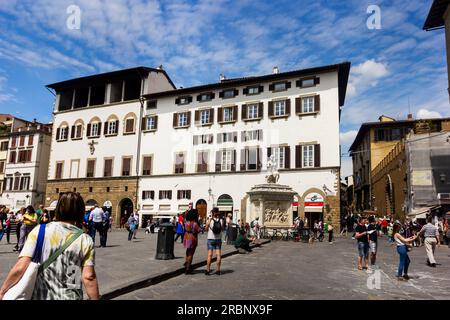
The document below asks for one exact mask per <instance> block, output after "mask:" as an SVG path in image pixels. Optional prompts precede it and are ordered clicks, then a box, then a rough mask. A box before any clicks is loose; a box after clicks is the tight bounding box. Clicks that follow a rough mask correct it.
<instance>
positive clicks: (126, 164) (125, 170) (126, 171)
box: [122, 158, 131, 176]
mask: <svg viewBox="0 0 450 320" xmlns="http://www.w3.org/2000/svg"><path fill="white" fill-rule="evenodd" d="M122 161H123V163H122V175H123V176H129V175H130V174H131V172H130V171H131V170H130V169H131V159H130V158H124V159H123V160H122Z"/></svg>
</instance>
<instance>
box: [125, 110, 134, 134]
mask: <svg viewBox="0 0 450 320" xmlns="http://www.w3.org/2000/svg"><path fill="white" fill-rule="evenodd" d="M124 123H125V125H124V130H123V133H124V134H133V133H135V132H136V115H135V114H134V113H128V114H127V115H126V116H125V119H124Z"/></svg>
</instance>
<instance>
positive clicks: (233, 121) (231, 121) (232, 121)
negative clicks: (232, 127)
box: [218, 120, 237, 124]
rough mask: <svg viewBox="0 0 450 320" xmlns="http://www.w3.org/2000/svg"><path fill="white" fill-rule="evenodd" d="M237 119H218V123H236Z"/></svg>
mask: <svg viewBox="0 0 450 320" xmlns="http://www.w3.org/2000/svg"><path fill="white" fill-rule="evenodd" d="M236 122H237V120H230V121H218V123H219V124H229V123H236Z"/></svg>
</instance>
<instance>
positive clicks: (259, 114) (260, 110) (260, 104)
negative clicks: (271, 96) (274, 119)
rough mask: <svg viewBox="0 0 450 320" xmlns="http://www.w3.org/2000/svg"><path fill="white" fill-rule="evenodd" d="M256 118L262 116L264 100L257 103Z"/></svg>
mask: <svg viewBox="0 0 450 320" xmlns="http://www.w3.org/2000/svg"><path fill="white" fill-rule="evenodd" d="M258 118H261V119H262V118H264V102H260V103H258Z"/></svg>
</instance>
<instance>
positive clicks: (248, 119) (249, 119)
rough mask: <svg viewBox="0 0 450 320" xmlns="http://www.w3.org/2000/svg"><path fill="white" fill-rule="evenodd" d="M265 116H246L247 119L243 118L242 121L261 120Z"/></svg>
mask: <svg viewBox="0 0 450 320" xmlns="http://www.w3.org/2000/svg"><path fill="white" fill-rule="evenodd" d="M262 119H263V118H262V117H259V118H246V119H242V121H259V120H262Z"/></svg>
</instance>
